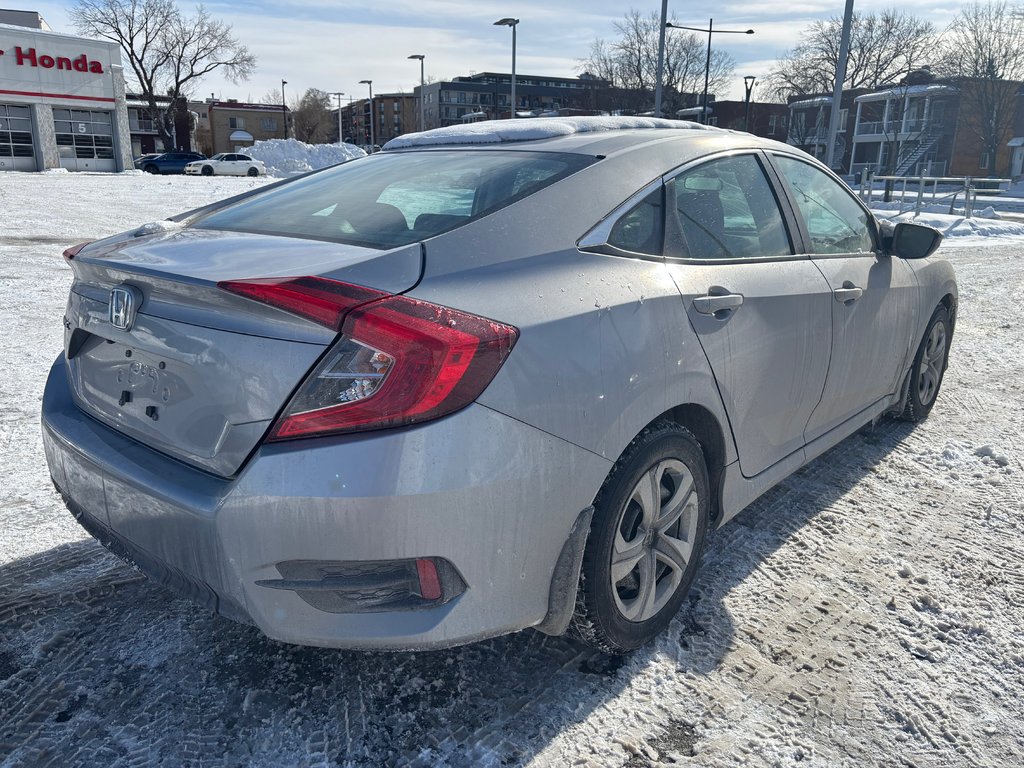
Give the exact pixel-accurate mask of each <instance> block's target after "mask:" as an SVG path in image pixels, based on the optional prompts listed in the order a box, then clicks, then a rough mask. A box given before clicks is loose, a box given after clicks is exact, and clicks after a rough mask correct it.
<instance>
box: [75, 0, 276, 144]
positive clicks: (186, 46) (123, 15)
mask: <svg viewBox="0 0 1024 768" xmlns="http://www.w3.org/2000/svg"><path fill="white" fill-rule="evenodd" d="M70 14H71V20H72V22H73V23H74V25H75V27H76V28H77V29H78V31H79V32H82V33H83V34H87V35H91V36H93V37H100V38H103V39H105V40H110V41H112V42H115V43H117V44H118V45H120V46H121V53H122V55H123V57H124V60H125V62H126V63H127V65H128V69H129V70H130V71H131V73H132V75H133V76H134V78H135V81H136V84H137V86H138V89H139V90H140V91H141V93H142V95H143V97H144V98H145V99H146V100H147V102H148V104H149V113H150V117H151V119H153V120H154V121H155V122H156V124H157V126H158V128H159V131H160V138H161V139H162V140H163V143H164V146H165V147H168V148H169V147H171V146H172V145H173V133H172V124H173V116H172V115H171V110H169V109H168V108H167V105H166V104H160V103H158V102H157V99H156V97H157V95H166V96H169V97H170V99H171V101H170V103H171V104H172V105H173V104H175V103H176V101H177V99H179V98H181V97H187V96H188V95H189V93H190V92H191V90H192V88H193V87H194V86H196V85H198V83H199V81H200V80H201V79H202V78H203V77H204V76H205V75H208V74H210V73H211V72H213V71H215V70H221V71H222V72H223V74H224V75H225V76H226V77H227V78H228V79H229V80H231V81H232V82H236V83H237V82H239V81H240V80H246V79H248V77H249V75H250V74H252V71H253V69H254V68H255V66H256V57H255V56H253V55H252V54H251V53H249V50H248V48H246V47H245V46H244V45H242V43H240V42H239V41H238V40H237V39H236V38H235V37H234V35H233V34H232V33H231V27H230V25H228V24H226V23H224V22H222V21H219V20H217V19H215V18H213V17H212V16H210V14H209V13H208V12H207V11H206V9H205V8H203V6H201V5H200V6H197V7H196V10H195V14H194V15H192V16H186V15H185V14H183V13H182V12H181V11H180V10H179V9H178V6H177V5H176V4H175V3H174V2H172V0H77V1H76V3H75V5H74V6H73V7H72V8H71V12H70Z"/></svg>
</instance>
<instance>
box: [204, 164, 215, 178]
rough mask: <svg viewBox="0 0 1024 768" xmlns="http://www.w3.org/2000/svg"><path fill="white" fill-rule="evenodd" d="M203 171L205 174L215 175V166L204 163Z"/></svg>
mask: <svg viewBox="0 0 1024 768" xmlns="http://www.w3.org/2000/svg"><path fill="white" fill-rule="evenodd" d="M201 173H202V174H203V176H213V166H212V165H204V166H203V170H202V171H201Z"/></svg>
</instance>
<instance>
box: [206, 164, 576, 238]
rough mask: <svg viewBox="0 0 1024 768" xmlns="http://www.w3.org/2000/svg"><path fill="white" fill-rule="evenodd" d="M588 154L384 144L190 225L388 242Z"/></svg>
mask: <svg viewBox="0 0 1024 768" xmlns="http://www.w3.org/2000/svg"><path fill="white" fill-rule="evenodd" d="M592 162H594V159H593V158H589V157H586V156H584V155H569V154H556V153H547V152H520V151H500V150H497V151H468V150H456V151H427V152H401V153H399V152H395V153H388V152H384V153H380V154H374V155H371V156H370V157H367V158H364V159H360V160H358V161H355V162H350V163H345V164H344V165H340V166H337V167H335V168H331V169H329V170H326V171H323V172H320V173H316V174H313V175H311V176H308V177H306V178H303V179H300V180H298V181H294V182H291V183H289V184H285V185H283V186H281V187H278V188H276V189H271V190H268V191H266V192H264V193H262V194H259V195H256V196H254V197H252V198H249V199H247V200H243V201H241V202H239V203H236V204H235V205H232V206H230V207H228V208H224V209H222V210H219V211H214V212H213V213H210V214H208V215H207V216H204V217H202V218H201V219H199V220H198V221H197V222H196V224H195V225H194V226H196V227H198V228H200V229H221V230H229V231H235V232H258V233H261V234H267V235H281V236H284V237H302V238H310V239H314V240H330V241H335V242H342V243H352V244H353V245H364V246H367V247H370V248H393V247H396V246H400V245H406V244H407V243H413V242H416V241H418V240H423V239H425V238H427V237H431V236H433V235H436V234H440V233H441V232H444V231H447V230H449V229H453V228H455V227H457V226H460V225H462V224H465V223H467V222H469V221H472V220H473V219H476V218H479V217H481V216H484V215H486V214H488V213H492V212H493V211H496V210H498V209H499V208H503V207H505V206H507V205H510V204H512V203H514V202H516V201H517V200H519V199H521V198H523V197H525V196H527V195H530V194H532V193H534V192H536V191H538V190H540V189H542V188H544V187H546V186H548V185H549V184H552V183H554V182H556V181H558V180H559V179H562V178H564V177H566V176H568V175H569V174H571V173H574V172H575V171H577V170H579V169H581V168H583V167H584V166H586V165H589V164H590V163H592Z"/></svg>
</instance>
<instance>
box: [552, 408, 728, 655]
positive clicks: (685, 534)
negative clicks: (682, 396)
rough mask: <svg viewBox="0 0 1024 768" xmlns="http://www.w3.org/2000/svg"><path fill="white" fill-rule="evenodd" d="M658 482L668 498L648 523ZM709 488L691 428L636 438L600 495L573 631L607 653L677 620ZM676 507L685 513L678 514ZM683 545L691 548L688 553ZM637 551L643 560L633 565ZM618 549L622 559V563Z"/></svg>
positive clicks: (702, 531) (697, 553)
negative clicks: (650, 501) (647, 512)
mask: <svg viewBox="0 0 1024 768" xmlns="http://www.w3.org/2000/svg"><path fill="white" fill-rule="evenodd" d="M642 481H644V482H643V485H642ZM647 481H649V483H650V484H647ZM655 486H657V493H658V495H659V497H660V498H658V499H657V500H656V501H655V503H654V505H653V506H652V507H651V509H652V514H657V515H658V518H654V520H653V522H654V524H653V525H647V524H646V523H645V519H647V518H648V516H647V515H645V514H644V506H645V504H644V496H645V493H644V491H645V490H646V491H647V497H648V498H653V493H654V492H655ZM709 487H710V486H709V483H708V474H707V468H706V466H705V463H704V454H703V453H702V451H701V447H700V443H699V442H697V438H696V437H694V436H693V433H691V432H690V431H689V430H687V429H685V428H683V427H681V426H679V425H678V424H674V423H672V422H669V421H660V422H657V423H656V424H654V425H652V426H650V427H648V428H647V429H645V430H644V431H643V432H641V433H640V434H639V435H638V436H637V437H636V438H635V439H634V440H633V442H632V443H630V445H629V447H628V448H626V450H625V452H624V453H623V454H622V456H621V457H620V458H619V460H618V461H617V462H616V463H615V466H614V467H612V471H611V472H610V473H609V475H608V479H607V480H605V483H604V485H603V486H602V487H601V490H600V492H599V493H598V495H597V498H596V499H595V501H594V517H593V520H592V522H591V526H590V535H589V536H588V538H587V546H586V550H585V551H584V555H583V566H582V568H581V570H580V583H579V590H578V591H577V595H576V608H575V613H574V615H573V619H572V624H571V626H570V630H569V631H570V632H571V633H572V634H573V635H575V636H576V637H577V638H579V639H581V640H583V641H584V642H585V643H587V644H588V645H590V646H592V647H594V648H597V649H598V650H601V651H604V652H605V653H624V652H626V651H631V650H634V649H635V648H639V647H640V646H641V645H644V644H645V643H647V642H648V641H650V640H651V639H652V638H654V637H655V636H656V635H657V634H658V633H659V632H661V631H662V630H663V629H665V627H667V626H668V625H669V622H671V621H672V618H673V617H674V616H675V615H676V613H677V612H678V611H679V606H680V605H681V604H682V602H683V600H684V599H685V597H686V594H687V592H689V590H690V585H691V584H692V583H693V579H694V577H695V576H696V573H697V568H698V566H699V564H700V557H701V553H702V552H703V550H704V540H705V538H706V535H707V528H708V517H709V511H710V501H711V496H710V490H709ZM655 508H656V513H655V512H654V509H655ZM676 508H678V509H679V510H680V512H678V513H674V512H673V510H675V509H676ZM666 509H667V510H668V511H666ZM673 514H675V517H674V518H673ZM659 518H660V520H662V521H664V523H665V524H664V525H662V524H659V522H658V519H659ZM670 521H673V522H670ZM645 528H646V530H645ZM678 545H682V546H683V549H685V548H686V547H689V554H688V556H685V555H683V553H682V551H681V550H680V549H679V548H678ZM636 553H640V554H639V559H637V560H636V561H635V563H632V564H631V558H632V557H633V556H634V555H635V554H636ZM671 553H675V555H674V556H671V557H670V556H669V555H671ZM613 555H617V559H618V561H619V563H618V565H617V566H615V570H613ZM616 570H617V571H618V573H617V574H615V571H616ZM613 575H618V576H619V578H618V581H613ZM645 583H646V588H645Z"/></svg>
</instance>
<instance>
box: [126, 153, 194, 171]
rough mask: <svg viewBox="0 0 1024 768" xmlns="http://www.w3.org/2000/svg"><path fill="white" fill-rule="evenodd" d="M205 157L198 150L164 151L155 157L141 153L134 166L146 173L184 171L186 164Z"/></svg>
mask: <svg viewBox="0 0 1024 768" xmlns="http://www.w3.org/2000/svg"><path fill="white" fill-rule="evenodd" d="M205 158H206V155H204V154H202V153H200V152H164V153H163V154H162V155H156V156H155V157H151V156H147V155H143V156H142V157H140V158H139V159H138V160H136V161H135V167H136V168H138V169H139V170H142V171H145V172H146V173H184V172H185V166H186V165H188V164H189V163H191V162H192V161H194V160H203V159H205Z"/></svg>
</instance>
